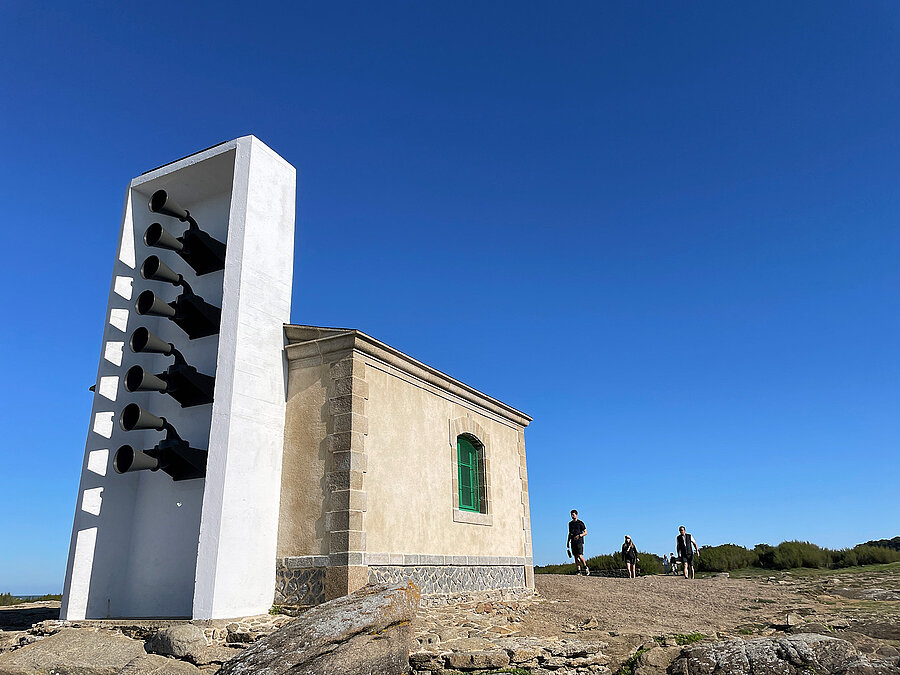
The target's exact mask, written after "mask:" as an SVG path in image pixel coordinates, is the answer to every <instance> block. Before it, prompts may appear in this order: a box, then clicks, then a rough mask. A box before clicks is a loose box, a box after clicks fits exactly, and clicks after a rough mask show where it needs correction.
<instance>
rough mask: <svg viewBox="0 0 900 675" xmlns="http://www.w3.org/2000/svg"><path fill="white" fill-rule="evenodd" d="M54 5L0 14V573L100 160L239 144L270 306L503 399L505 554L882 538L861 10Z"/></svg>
mask: <svg viewBox="0 0 900 675" xmlns="http://www.w3.org/2000/svg"><path fill="white" fill-rule="evenodd" d="M55 4H56V8H51V6H52V3H45V4H44V5H43V6H38V4H37V3H32V2H24V1H20V0H13V1H11V2H5V3H3V8H2V9H0V63H2V66H0V68H2V78H0V86H2V90H0V125H2V126H0V128H2V131H3V140H4V147H3V159H2V161H0V192H2V194H3V206H2V211H0V219H2V223H3V240H4V244H5V246H4V249H5V253H6V255H5V256H4V259H3V264H2V265H0V282H2V285H3V288H4V289H5V293H4V294H3V296H2V317H3V330H2V332H0V348H2V352H0V353H2V354H3V355H4V357H5V358H4V373H3V375H4V377H3V381H4V383H5V385H6V386H4V387H3V388H2V389H0V404H2V405H0V410H2V422H3V424H2V429H3V435H4V441H3V444H2V449H0V453H2V465H0V466H2V469H0V505H2V508H0V531H2V533H3V534H2V538H3V544H2V546H0V591H7V590H8V591H12V592H14V593H29V592H44V591H57V592H58V591H59V590H60V589H61V587H62V578H63V574H64V567H65V556H66V550H67V547H68V542H69V533H70V528H71V524H72V516H73V513H74V508H75V499H76V491H77V485H78V476H79V471H80V466H81V463H82V458H83V451H84V440H85V435H86V433H87V430H88V421H89V420H88V417H89V411H90V406H91V394H90V393H89V392H88V390H87V388H88V387H89V386H90V385H91V384H92V383H93V381H94V378H95V376H96V368H97V361H98V358H99V353H100V337H101V330H102V326H103V320H104V309H105V305H106V296H107V292H108V288H109V283H110V274H111V270H112V263H113V258H114V249H115V243H116V235H117V230H118V228H119V225H120V219H121V211H122V200H123V196H124V190H125V187H126V184H127V182H128V180H129V179H130V178H132V177H133V176H136V175H138V174H140V173H141V172H143V171H146V170H148V169H150V168H153V167H155V166H158V165H160V164H163V163H166V162H168V161H170V160H172V159H174V158H177V157H181V156H183V155H187V154H190V153H192V152H195V151H197V150H199V149H202V148H204V147H207V146H209V145H212V144H215V143H217V142H220V141H223V140H228V139H231V138H235V137H237V136H241V135H245V134H250V133H252V134H255V135H256V136H258V137H259V138H260V139H262V140H263V141H264V142H266V143H267V144H269V145H270V146H271V147H272V148H274V149H275V150H276V151H277V152H278V153H280V154H281V155H282V156H283V157H285V158H286V159H287V160H288V161H290V162H291V163H292V164H294V165H295V166H296V167H297V169H298V176H299V190H298V200H299V205H298V227H297V241H296V269H295V276H294V305H293V315H292V316H293V321H295V322H297V323H309V324H319V325H326V326H346V327H354V328H359V329H361V330H363V331H365V332H367V333H369V334H371V335H373V336H375V337H377V338H379V339H381V340H383V341H385V342H387V343H389V344H391V345H393V346H395V347H397V348H399V349H401V350H403V351H405V352H407V353H409V354H411V355H412V356H415V357H417V358H419V359H421V360H423V361H425V362H427V363H429V364H431V365H433V366H435V367H437V368H439V369H441V370H443V371H445V372H447V373H449V374H451V375H453V376H455V377H457V378H458V379H461V380H463V381H464V382H467V383H468V384H471V385H472V386H474V387H477V388H479V389H481V390H482V391H484V392H487V393H489V394H491V395H493V396H495V397H497V398H499V399H501V400H503V401H505V402H507V403H509V404H511V405H513V406H516V407H518V408H519V409H521V410H524V411H525V412H527V413H529V414H530V415H532V416H533V417H534V422H533V424H532V425H531V427H529V429H528V431H527V432H526V439H527V444H528V466H529V474H530V489H531V504H532V527H533V530H534V548H535V551H534V553H535V559H536V562H538V563H549V562H560V561H561V560H562V559H564V557H565V551H564V539H565V532H566V530H565V526H566V520H567V519H568V511H569V509H570V508H572V507H573V506H574V507H577V508H578V509H580V511H581V513H582V516H583V519H584V520H585V522H586V523H587V526H588V529H589V534H588V538H587V540H586V548H587V551H586V552H587V554H588V555H592V554H596V553H602V552H609V551H611V550H613V549H615V548H617V547H618V546H619V545H620V544H621V540H622V537H623V535H624V534H625V533H628V534H630V535H631V536H632V537H633V538H634V540H635V542H636V543H637V544H638V546H639V547H640V548H642V549H645V550H651V551H654V552H657V553H660V554H662V553H664V552H667V551H669V550H672V547H673V544H674V538H675V535H676V534H677V527H678V525H680V524H682V523H684V524H685V525H687V527H688V529H689V531H692V532H693V533H694V535H695V537H696V538H697V540H698V541H699V542H700V544H701V545H702V544H719V543H725V542H734V543H738V544H743V545H747V546H753V545H754V544H756V543H759V542H770V543H777V542H779V541H782V540H784V539H791V538H801V539H809V540H812V541H814V542H816V543H818V544H821V545H825V546H830V547H844V546H852V545H854V544H856V543H858V542H861V541H865V540H867V539H871V538H881V537H892V536H896V535H898V534H900V528H898V524H900V507H898V491H897V473H898V472H897V469H898V460H897V451H898V441H900V414H898V413H900V357H898V333H900V331H898V329H900V312H898V290H900V286H898V281H900V271H898V270H900V265H898V262H900V233H898V214H900V190H898V177H900V152H898V150H900V147H898V145H900V114H898V113H900V89H898V86H900V77H898V76H900V30H898V29H900V26H898V24H900V6H898V5H897V4H896V3H895V2H877V1H873V2H866V3H854V4H850V3H832V2H818V1H817V2H792V3H783V2H760V3H737V4H736V3H719V2H700V3H690V4H685V3H671V2H658V3H657V2H641V3H625V2H622V3H594V2H590V3H588V2H583V3H562V4H560V3H549V4H548V3H481V2H456V3H435V2H392V3H365V4H346V3H315V4H313V3H284V6H283V7H280V8H279V7H277V6H274V5H270V4H268V3H266V2H253V3H241V4H239V5H233V6H229V3H223V2H216V3H165V2H159V3H153V4H152V5H137V4H134V3H122V2H118V3H112V2H109V3H77V6H76V5H74V4H71V3H55ZM460 297H464V298H465V300H464V301H463V302H459V301H458V300H457V299H458V298H460Z"/></svg>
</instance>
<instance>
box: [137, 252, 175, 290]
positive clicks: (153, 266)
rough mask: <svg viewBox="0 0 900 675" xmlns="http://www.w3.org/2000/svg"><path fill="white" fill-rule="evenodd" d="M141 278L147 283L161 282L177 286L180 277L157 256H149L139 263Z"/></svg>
mask: <svg viewBox="0 0 900 675" xmlns="http://www.w3.org/2000/svg"><path fill="white" fill-rule="evenodd" d="M141 276H142V277H144V278H145V279H147V280H148V281H163V282H165V283H168V284H175V285H176V286H177V285H179V284H180V283H181V281H182V278H183V277H182V276H181V275H180V274H178V272H176V271H175V270H173V269H172V268H171V267H169V266H168V265H166V263H164V262H163V261H162V260H160V259H159V256H156V255H151V256H148V257H147V259H146V260H145V261H144V262H143V263H141Z"/></svg>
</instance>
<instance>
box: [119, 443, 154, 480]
mask: <svg viewBox="0 0 900 675" xmlns="http://www.w3.org/2000/svg"><path fill="white" fill-rule="evenodd" d="M159 468H160V461H159V460H158V459H157V458H156V457H151V456H150V455H148V454H147V453H146V452H144V451H143V450H135V449H134V448H133V447H131V446H130V445H123V446H122V447H121V448H119V449H118V450H116V454H115V456H114V457H113V469H115V470H116V473H130V472H132V471H156V470H157V469H159Z"/></svg>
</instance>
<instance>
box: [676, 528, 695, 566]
mask: <svg viewBox="0 0 900 675" xmlns="http://www.w3.org/2000/svg"><path fill="white" fill-rule="evenodd" d="M675 545H676V546H677V547H678V548H676V549H675V550H676V551H678V557H679V558H680V559H681V562H682V563H684V578H685V579H693V578H694V551H696V552H697V555H700V549H699V548H697V542H696V541H694V537H692V536H691V535H690V534H688V533H687V531H686V530H685V529H684V525H682V526H681V527H679V528H678V539H676V540H675Z"/></svg>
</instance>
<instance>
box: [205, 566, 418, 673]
mask: <svg viewBox="0 0 900 675" xmlns="http://www.w3.org/2000/svg"><path fill="white" fill-rule="evenodd" d="M420 597H421V593H420V591H419V588H418V587H417V586H416V585H415V584H413V583H412V582H406V583H399V584H391V585H371V584H370V585H368V586H364V587H363V588H361V589H359V590H358V591H356V592H355V593H352V594H351V595H348V596H345V597H343V598H338V599H336V600H332V601H330V602H326V603H325V604H322V605H318V606H317V607H313V608H312V609H310V610H309V611H308V612H305V613H304V614H301V615H300V616H299V617H298V618H297V619H296V620H294V621H292V622H291V623H289V624H287V625H285V626H284V627H282V628H280V629H279V630H277V631H275V632H274V633H271V634H269V635H267V636H266V637H263V638H261V639H259V640H257V641H256V642H255V643H253V645H252V646H251V647H249V648H248V649H246V650H245V651H244V652H242V653H241V654H240V655H239V656H237V657H235V658H233V659H232V660H231V661H228V662H227V663H225V665H224V666H222V669H221V670H220V671H219V675H251V674H252V675H282V674H286V673H290V675H318V674H322V673H342V675H368V674H369V673H379V674H383V675H391V674H392V673H396V674H398V675H399V674H401V673H406V672H408V670H409V652H410V650H411V649H412V648H413V646H414V644H415V641H414V639H413V632H412V628H411V626H410V625H409V622H410V621H411V620H412V619H413V618H414V617H415V615H416V611H417V610H418V607H419V600H420Z"/></svg>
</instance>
